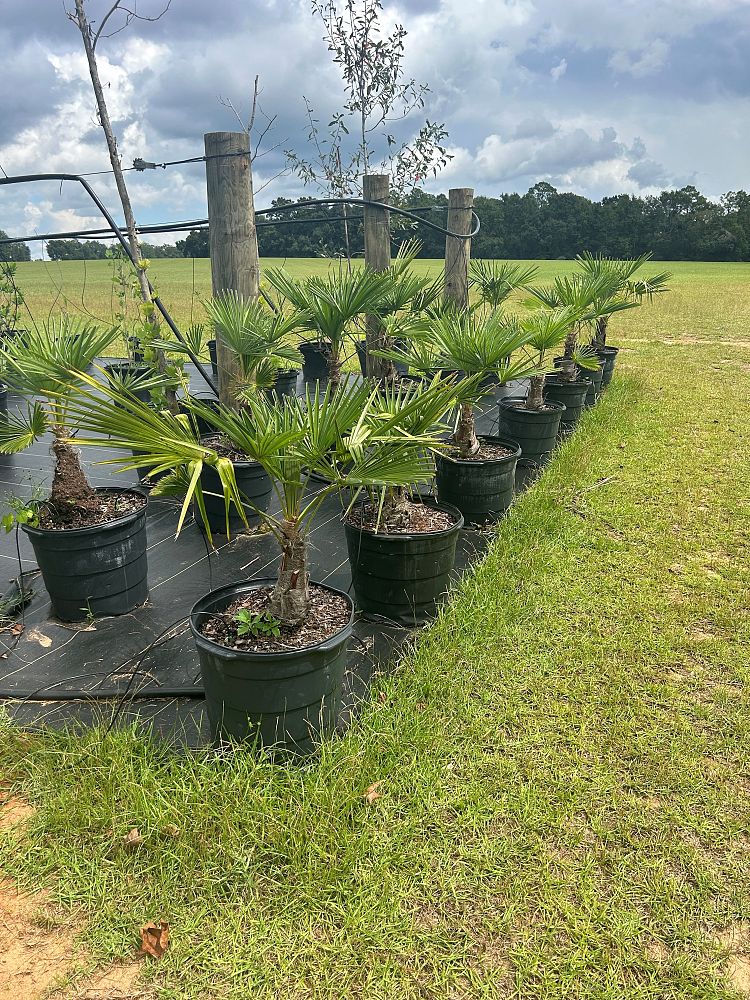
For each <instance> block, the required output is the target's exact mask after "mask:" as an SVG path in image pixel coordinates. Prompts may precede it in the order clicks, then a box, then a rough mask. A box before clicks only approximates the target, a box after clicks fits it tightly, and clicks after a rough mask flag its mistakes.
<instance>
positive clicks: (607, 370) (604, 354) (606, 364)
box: [596, 347, 620, 389]
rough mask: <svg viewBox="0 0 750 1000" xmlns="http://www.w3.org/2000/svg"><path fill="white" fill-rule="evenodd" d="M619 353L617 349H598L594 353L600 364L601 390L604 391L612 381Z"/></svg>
mask: <svg viewBox="0 0 750 1000" xmlns="http://www.w3.org/2000/svg"><path fill="white" fill-rule="evenodd" d="M619 351H620V348H619V347H600V348H599V349H598V350H597V352H596V353H597V354H598V355H599V357H600V359H601V362H602V386H601V387H602V389H606V388H607V386H608V385H609V383H610V382H611V381H612V376H613V375H614V373H615V364H616V362H617V355H618V353H619Z"/></svg>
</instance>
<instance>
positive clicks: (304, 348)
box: [299, 340, 331, 379]
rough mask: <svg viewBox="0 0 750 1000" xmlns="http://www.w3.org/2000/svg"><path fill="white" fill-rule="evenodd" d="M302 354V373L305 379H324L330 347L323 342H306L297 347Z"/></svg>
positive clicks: (327, 343)
mask: <svg viewBox="0 0 750 1000" xmlns="http://www.w3.org/2000/svg"><path fill="white" fill-rule="evenodd" d="M299 350H300V353H301V354H302V358H303V361H302V373H303V375H304V376H305V378H306V379H315V378H326V377H327V376H328V358H329V356H330V353H331V345H330V343H329V342H328V341H324V340H306V341H305V342H304V343H303V344H300V345H299Z"/></svg>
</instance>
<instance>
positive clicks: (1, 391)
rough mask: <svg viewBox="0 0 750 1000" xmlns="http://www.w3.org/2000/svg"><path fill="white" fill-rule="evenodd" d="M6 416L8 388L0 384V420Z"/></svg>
mask: <svg viewBox="0 0 750 1000" xmlns="http://www.w3.org/2000/svg"><path fill="white" fill-rule="evenodd" d="M7 416H8V386H7V385H5V383H4V382H0V420H5V419H6V418H7Z"/></svg>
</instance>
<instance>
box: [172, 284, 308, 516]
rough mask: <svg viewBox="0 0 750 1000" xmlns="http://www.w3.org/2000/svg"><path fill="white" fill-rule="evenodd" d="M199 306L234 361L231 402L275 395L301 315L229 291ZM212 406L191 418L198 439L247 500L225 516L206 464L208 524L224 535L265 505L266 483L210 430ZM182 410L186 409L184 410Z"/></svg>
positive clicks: (294, 353)
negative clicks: (227, 468)
mask: <svg viewBox="0 0 750 1000" xmlns="http://www.w3.org/2000/svg"><path fill="white" fill-rule="evenodd" d="M204 308H205V310H206V313H207V314H208V317H209V319H210V320H211V323H212V324H213V326H214V327H215V329H216V330H217V332H218V333H219V334H220V336H221V338H222V341H223V343H224V344H225V345H226V346H227V347H228V348H229V350H230V352H231V353H232V355H234V357H235V358H236V359H237V369H238V376H237V379H236V381H235V384H234V395H235V398H236V400H237V404H238V405H239V406H245V405H247V402H248V400H249V399H251V398H253V397H255V396H257V395H258V394H259V393H265V394H268V395H269V396H273V398H276V395H275V391H274V390H276V387H277V380H278V376H279V373H280V372H283V371H285V370H286V369H287V368H288V366H289V365H290V364H293V363H294V362H295V361H296V360H298V359H299V356H300V355H299V351H298V350H297V348H296V347H294V346H293V345H292V344H290V343H289V337H290V336H291V334H293V333H294V332H295V331H296V330H298V329H299V328H300V327H301V325H302V324H303V323H304V320H305V317H304V314H300V313H298V312H296V311H293V312H285V311H283V310H281V309H276V310H271V309H269V308H268V307H267V306H265V305H264V304H263V303H262V302H260V301H259V300H258V299H249V298H245V297H244V296H243V295H241V294H240V293H239V292H237V291H234V290H231V289H230V290H226V291H223V292H220V293H219V294H218V295H216V296H215V297H214V298H213V299H210V300H209V301H207V302H204ZM187 340H188V343H189V345H190V347H193V346H194V345H193V341H196V340H200V334H197V333H194V334H193V335H191V336H190V337H188V338H187ZM157 346H159V347H160V348H162V349H164V350H169V351H171V352H180V351H182V352H183V353H185V354H187V353H188V349H187V347H185V346H183V345H178V344H175V342H172V341H169V342H163V341H159V342H158V345H157ZM295 380H296V372H295ZM216 409H217V404H216V402H215V401H212V402H208V401H205V405H204V408H203V412H202V415H201V416H200V417H196V416H195V414H192V419H193V420H195V421H196V426H197V428H198V430H199V431H200V432H201V433H202V434H203V435H204V437H203V440H204V442H205V443H206V444H208V445H210V446H211V447H212V448H214V449H215V450H216V451H217V452H219V453H220V454H222V455H223V456H224V457H225V458H227V459H228V460H229V461H230V462H231V463H232V464H233V466H234V475H235V481H236V483H237V488H238V490H239V492H240V493H241V494H242V495H243V496H244V497H246V499H247V503H246V505H245V510H244V516H241V514H240V512H238V511H237V510H236V509H235V508H234V507H232V508H231V509H230V513H229V519H228V520H227V509H226V506H225V503H224V495H223V488H222V484H221V482H220V480H219V477H218V475H217V473H216V470H215V469H214V468H213V467H212V466H210V465H206V466H205V467H204V469H203V472H202V486H203V496H204V501H205V512H206V515H207V524H208V528H209V530H210V531H211V532H222V531H225V532H226V533H227V534H230V533H235V532H237V531H240V530H241V529H242V528H243V527H244V526H245V525H246V524H247V523H248V519H249V518H254V517H255V516H256V515H255V511H256V510H257V509H258V508H260V507H263V506H265V505H267V504H268V503H269V501H270V499H271V492H272V484H271V480H270V478H269V476H268V474H267V473H266V471H265V470H264V469H263V467H262V466H261V465H260V464H259V463H258V462H256V461H254V460H253V459H252V458H250V457H249V456H247V455H244V454H243V453H242V449H241V447H240V446H238V444H237V442H235V441H232V440H231V439H228V438H227V437H226V435H225V434H223V433H222V432H221V431H219V430H218V429H217V428H216V426H215V423H214V420H213V414H215V412H216ZM188 413H191V411H190V409H189V408H188ZM199 520H200V522H201V523H204V522H203V515H202V512H199Z"/></svg>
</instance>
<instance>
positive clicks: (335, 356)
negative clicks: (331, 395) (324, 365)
mask: <svg viewBox="0 0 750 1000" xmlns="http://www.w3.org/2000/svg"><path fill="white" fill-rule="evenodd" d="M341 367H342V365H341V358H340V356H339V353H338V351H337V350H336V348H334V347H332V348H331V353H330V355H329V356H328V381H329V382H330V384H331V388H332V389H338V387H339V386H340V385H341Z"/></svg>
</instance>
